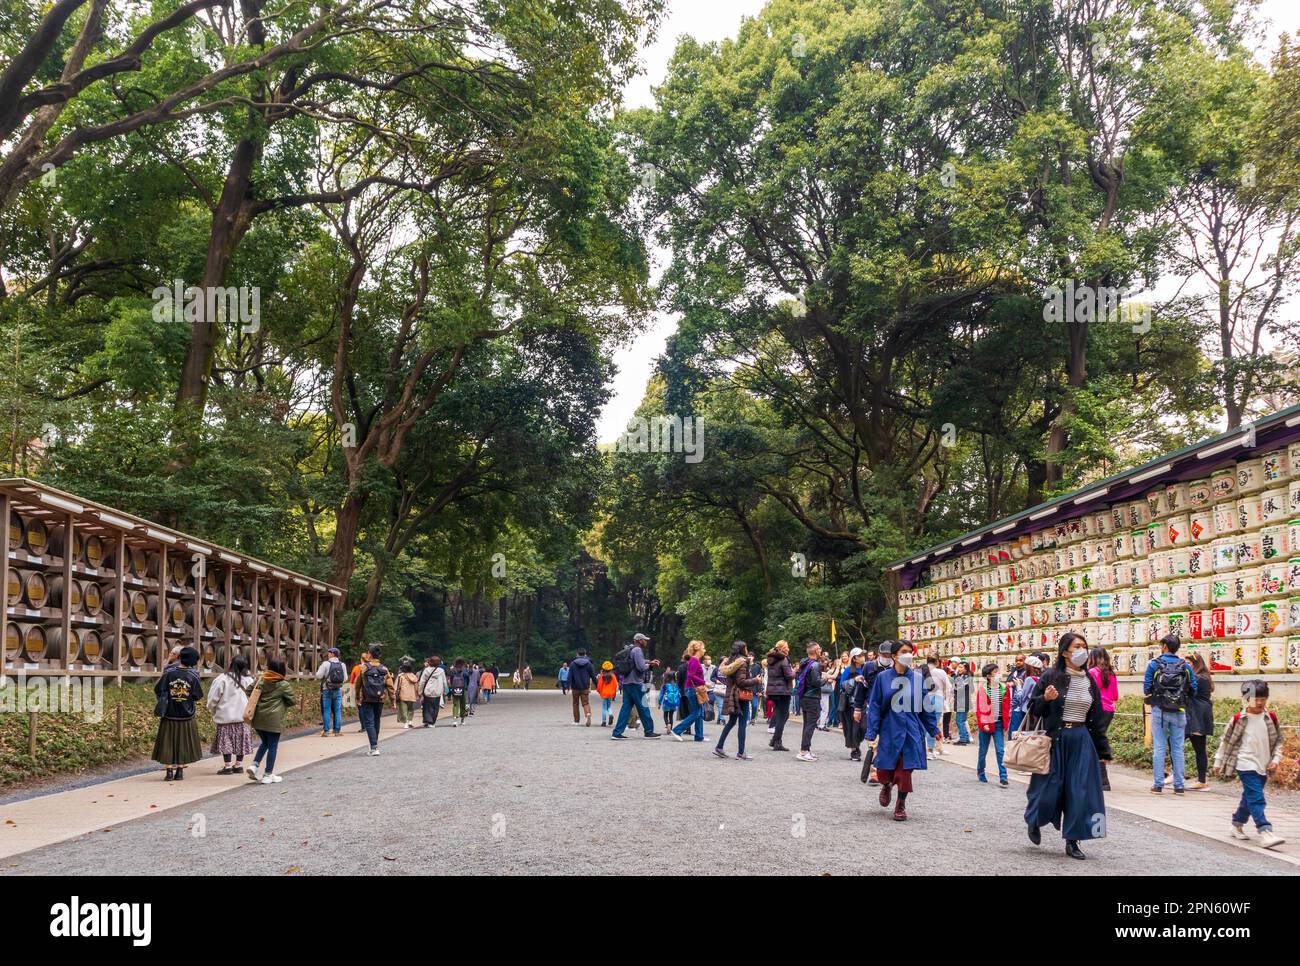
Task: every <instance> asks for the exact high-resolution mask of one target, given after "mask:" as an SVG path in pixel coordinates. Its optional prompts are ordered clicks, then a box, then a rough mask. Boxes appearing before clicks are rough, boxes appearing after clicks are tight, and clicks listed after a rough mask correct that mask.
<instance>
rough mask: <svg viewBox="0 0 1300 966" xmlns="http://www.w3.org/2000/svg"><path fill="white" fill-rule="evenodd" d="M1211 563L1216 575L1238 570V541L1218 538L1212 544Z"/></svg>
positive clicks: (1231, 538)
mask: <svg viewBox="0 0 1300 966" xmlns="http://www.w3.org/2000/svg"><path fill="white" fill-rule="evenodd" d="M1210 555H1211V561H1212V563H1213V565H1214V572H1215V573H1216V574H1222V573H1228V572H1229V571H1232V570H1236V569H1237V541H1236V539H1235V538H1233V537H1216V538H1215V539H1214V540H1213V541H1211V543H1210Z"/></svg>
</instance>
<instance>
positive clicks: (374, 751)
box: [370, 748, 379, 758]
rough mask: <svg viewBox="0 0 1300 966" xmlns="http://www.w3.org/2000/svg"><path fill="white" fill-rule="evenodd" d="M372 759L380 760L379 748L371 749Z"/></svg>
mask: <svg viewBox="0 0 1300 966" xmlns="http://www.w3.org/2000/svg"><path fill="white" fill-rule="evenodd" d="M370 757H371V758H378V757H379V749H378V748H371V749H370Z"/></svg>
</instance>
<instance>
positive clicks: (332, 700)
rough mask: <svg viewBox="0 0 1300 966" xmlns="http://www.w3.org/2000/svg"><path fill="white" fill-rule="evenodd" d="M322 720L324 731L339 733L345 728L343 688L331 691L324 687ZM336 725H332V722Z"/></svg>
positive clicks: (322, 691)
mask: <svg viewBox="0 0 1300 966" xmlns="http://www.w3.org/2000/svg"><path fill="white" fill-rule="evenodd" d="M320 720H321V730H322V731H332V732H334V733H335V734H338V733H339V732H340V731H342V730H343V689H342V688H339V689H337V690H334V691H331V690H330V689H329V688H324V689H322V690H321V693H320ZM331 721H332V722H334V726H333V727H330V722H331Z"/></svg>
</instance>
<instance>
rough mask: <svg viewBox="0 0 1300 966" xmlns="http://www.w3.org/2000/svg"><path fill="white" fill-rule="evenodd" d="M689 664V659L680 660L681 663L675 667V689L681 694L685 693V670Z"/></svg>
mask: <svg viewBox="0 0 1300 966" xmlns="http://www.w3.org/2000/svg"><path fill="white" fill-rule="evenodd" d="M689 666H690V662H689V661H682V663H681V664H680V665H678V667H677V677H676V680H677V690H678V691H680V692H682V694H685V693H686V670H687V668H688V667H689Z"/></svg>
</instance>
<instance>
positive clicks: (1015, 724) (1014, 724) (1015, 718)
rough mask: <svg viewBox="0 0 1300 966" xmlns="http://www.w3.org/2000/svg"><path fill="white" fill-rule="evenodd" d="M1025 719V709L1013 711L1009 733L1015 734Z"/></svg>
mask: <svg viewBox="0 0 1300 966" xmlns="http://www.w3.org/2000/svg"><path fill="white" fill-rule="evenodd" d="M1024 720H1025V713H1024V712H1023V711H1019V710H1017V711H1012V712H1011V727H1010V728H1008V729H1007V734H1009V735H1014V734H1015V733H1016V729H1017V728H1019V727H1020V722H1022V721H1024Z"/></svg>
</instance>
